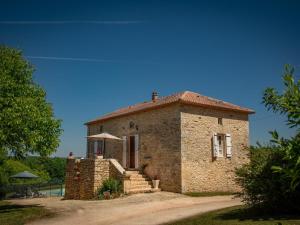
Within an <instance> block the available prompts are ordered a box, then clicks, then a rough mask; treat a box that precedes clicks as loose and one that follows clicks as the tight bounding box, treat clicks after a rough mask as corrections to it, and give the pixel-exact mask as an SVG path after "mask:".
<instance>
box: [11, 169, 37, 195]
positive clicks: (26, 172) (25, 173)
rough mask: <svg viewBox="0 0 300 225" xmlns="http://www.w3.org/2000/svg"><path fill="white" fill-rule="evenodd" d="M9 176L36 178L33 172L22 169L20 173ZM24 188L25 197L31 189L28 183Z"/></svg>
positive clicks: (25, 178)
mask: <svg viewBox="0 0 300 225" xmlns="http://www.w3.org/2000/svg"><path fill="white" fill-rule="evenodd" d="M10 177H11V178H18V179H24V180H27V179H35V178H38V176H37V175H34V174H32V173H30V172H28V171H23V172H21V173H17V174H15V175H13V176H10ZM25 190H26V192H25V197H27V196H28V195H27V193H28V192H29V191H31V188H30V187H28V185H27V186H26V189H25ZM29 195H30V194H29Z"/></svg>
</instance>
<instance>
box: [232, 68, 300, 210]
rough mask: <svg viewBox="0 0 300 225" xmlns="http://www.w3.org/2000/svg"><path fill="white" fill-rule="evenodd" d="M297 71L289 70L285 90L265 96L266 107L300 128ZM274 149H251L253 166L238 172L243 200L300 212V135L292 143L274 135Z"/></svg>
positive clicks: (273, 133)
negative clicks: (281, 92) (295, 73)
mask: <svg viewBox="0 0 300 225" xmlns="http://www.w3.org/2000/svg"><path fill="white" fill-rule="evenodd" d="M293 74H294V68H293V67H291V66H290V65H286V66H285V72H284V75H283V83H284V86H285V89H284V91H283V94H281V95H280V94H279V92H278V91H277V90H275V89H274V88H267V89H266V90H265V92H264V96H263V103H264V104H265V106H266V107H267V109H268V110H273V111H274V112H275V113H280V114H282V115H286V116H287V125H289V126H290V127H294V128H296V129H298V127H299V125H300V81H299V80H298V81H295V80H294V75H293ZM270 133H271V135H272V139H271V145H269V146H260V145H259V146H258V147H252V148H250V163H249V164H247V165H244V166H243V167H242V168H240V169H238V170H237V181H238V183H239V184H240V185H241V186H242V188H243V191H242V193H241V194H240V196H241V197H242V198H243V199H244V201H246V202H247V203H248V204H250V205H253V206H260V205H263V206H267V208H268V209H276V210H281V211H282V210H297V211H300V205H299V202H300V133H299V129H298V130H297V131H296V135H295V136H294V137H291V138H289V139H287V138H282V137H280V136H279V134H278V133H277V131H272V132H270Z"/></svg>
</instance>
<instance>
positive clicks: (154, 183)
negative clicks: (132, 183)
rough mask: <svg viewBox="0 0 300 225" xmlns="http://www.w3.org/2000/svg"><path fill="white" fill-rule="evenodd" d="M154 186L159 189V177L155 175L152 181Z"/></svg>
mask: <svg viewBox="0 0 300 225" xmlns="http://www.w3.org/2000/svg"><path fill="white" fill-rule="evenodd" d="M152 184H153V188H154V189H158V186H159V178H158V176H157V175H155V176H154V177H153V179H152Z"/></svg>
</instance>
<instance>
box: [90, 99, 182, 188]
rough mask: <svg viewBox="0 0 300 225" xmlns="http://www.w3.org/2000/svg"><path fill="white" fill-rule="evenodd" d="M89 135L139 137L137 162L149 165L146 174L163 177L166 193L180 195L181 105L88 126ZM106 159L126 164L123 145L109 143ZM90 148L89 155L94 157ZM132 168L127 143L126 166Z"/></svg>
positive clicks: (163, 186) (113, 141)
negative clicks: (103, 134) (171, 192)
mask: <svg viewBox="0 0 300 225" xmlns="http://www.w3.org/2000/svg"><path fill="white" fill-rule="evenodd" d="M88 131H89V134H90V135H93V134H97V133H100V132H108V133H110V134H112V135H115V136H118V137H123V136H126V137H127V139H129V136H131V135H136V134H138V135H139V153H138V154H139V155H138V163H139V167H140V168H141V167H142V166H143V165H147V167H146V170H145V172H146V174H147V175H148V176H149V177H151V178H153V177H154V176H155V175H157V176H158V177H159V178H160V180H161V181H160V187H161V189H162V190H165V191H173V192H181V152H180V147H181V146H180V145H181V142H180V112H179V104H173V105H169V106H167V107H164V108H159V109H155V110H151V111H150V110H149V111H145V112H141V113H137V114H132V115H128V116H124V117H120V118H114V119H110V120H107V121H103V122H98V123H96V124H92V125H89V126H88ZM106 149H107V150H106V152H105V155H104V158H114V159H117V160H118V162H119V163H120V164H121V165H123V142H122V141H115V140H108V141H107V143H106ZM92 151H93V149H91V148H88V151H87V156H91V155H93V153H92ZM123 167H124V168H127V167H129V146H128V142H127V152H126V165H123Z"/></svg>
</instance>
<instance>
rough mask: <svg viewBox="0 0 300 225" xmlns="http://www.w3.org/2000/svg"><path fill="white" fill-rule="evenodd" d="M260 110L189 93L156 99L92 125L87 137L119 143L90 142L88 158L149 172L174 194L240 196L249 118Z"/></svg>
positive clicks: (155, 95)
mask: <svg viewBox="0 0 300 225" xmlns="http://www.w3.org/2000/svg"><path fill="white" fill-rule="evenodd" d="M251 113H254V111H252V110H250V109H247V108H243V107H240V106H237V105H233V104H231V103H227V102H224V101H220V100H217V99H213V98H209V97H206V96H203V95H200V94H198V93H194V92H190V91H185V92H181V93H176V94H174V95H171V96H166V97H161V98H160V97H158V96H157V94H156V93H153V94H152V99H151V100H150V101H148V102H144V103H140V104H136V105H133V106H129V107H126V108H122V109H119V110H117V111H114V112H112V113H110V114H107V115H104V116H102V117H100V118H97V119H95V120H92V121H89V122H87V123H86V126H87V135H88V136H89V135H94V134H99V133H102V132H107V133H110V134H112V135H115V136H118V137H120V138H122V140H123V141H121V142H117V141H113V140H106V143H105V145H106V147H105V151H104V149H103V142H102V141H92V140H88V141H87V158H89V159H93V158H94V157H95V155H97V153H98V154H99V152H100V153H102V154H103V156H104V159H115V160H116V161H118V162H119V164H121V166H122V167H123V168H124V169H125V170H134V169H137V170H143V172H144V173H145V174H146V175H147V176H148V177H150V178H152V179H153V178H154V177H158V178H159V179H160V188H161V189H162V190H164V191H172V192H179V193H184V192H210V191H237V190H238V189H239V187H238V186H237V185H236V184H235V182H234V171H235V168H236V167H239V166H241V165H243V164H244V163H246V162H247V161H248V156H247V154H248V152H247V147H248V145H249V120H248V117H249V114H251Z"/></svg>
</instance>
